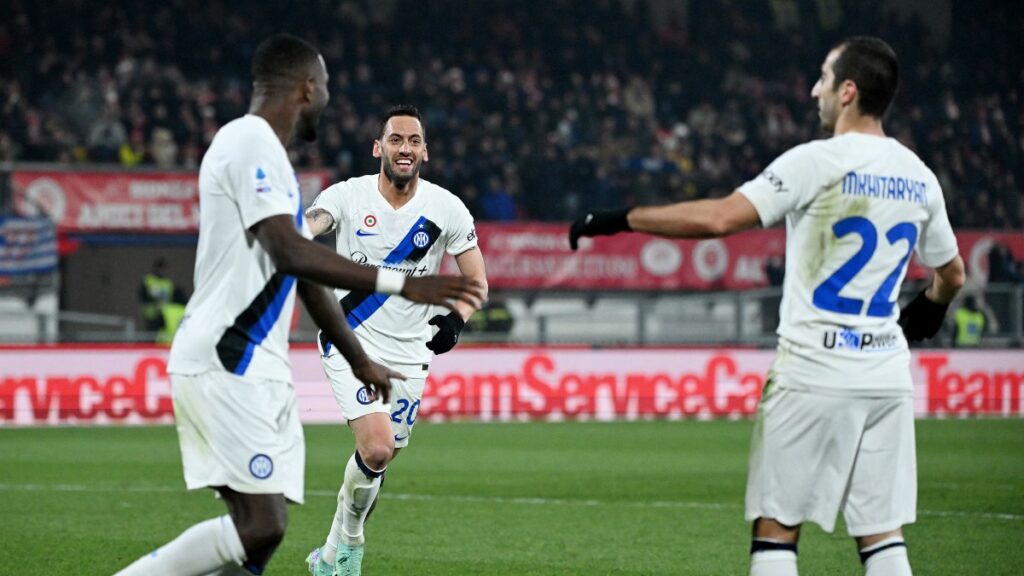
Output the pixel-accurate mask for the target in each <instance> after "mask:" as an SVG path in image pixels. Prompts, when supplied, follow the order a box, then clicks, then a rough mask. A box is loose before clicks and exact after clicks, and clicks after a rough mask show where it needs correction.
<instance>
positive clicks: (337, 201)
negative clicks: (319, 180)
mask: <svg viewBox="0 0 1024 576" xmlns="http://www.w3.org/2000/svg"><path fill="white" fill-rule="evenodd" d="M345 186H346V183H345V182H339V183H337V184H334V185H332V186H328V187H327V188H325V189H324V190H323V191H322V192H320V193H319V194H317V196H316V198H314V199H313V204H312V205H310V207H309V208H308V209H306V214H309V213H310V212H312V211H313V210H325V211H326V212H327V213H328V214H330V215H331V228H330V230H328V232H330V231H333V230H334V229H336V228H337V227H338V223H339V222H341V220H342V216H343V214H344V206H343V202H344V198H345V194H344V192H345Z"/></svg>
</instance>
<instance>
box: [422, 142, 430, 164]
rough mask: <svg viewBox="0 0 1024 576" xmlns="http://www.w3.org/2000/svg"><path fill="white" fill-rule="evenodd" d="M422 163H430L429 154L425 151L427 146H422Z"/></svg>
mask: <svg viewBox="0 0 1024 576" xmlns="http://www.w3.org/2000/svg"><path fill="white" fill-rule="evenodd" d="M423 161H424V162H430V152H428V151H427V144H426V143H425V142H424V144H423Z"/></svg>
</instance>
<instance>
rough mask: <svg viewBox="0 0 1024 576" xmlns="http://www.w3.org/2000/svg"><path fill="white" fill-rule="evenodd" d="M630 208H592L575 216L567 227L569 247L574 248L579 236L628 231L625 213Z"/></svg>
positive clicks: (577, 244)
mask: <svg viewBox="0 0 1024 576" xmlns="http://www.w3.org/2000/svg"><path fill="white" fill-rule="evenodd" d="M630 210H631V209H630V208H620V209H618V210H594V211H592V212H587V213H586V214H585V215H583V216H581V217H580V218H577V219H576V220H575V221H574V222H573V223H572V226H570V227H569V247H570V248H572V249H573V250H576V248H578V247H579V240H580V237H581V236H609V235H611V234H617V233H619V232H626V231H628V230H629V220H627V219H626V215H627V214H629V211H630Z"/></svg>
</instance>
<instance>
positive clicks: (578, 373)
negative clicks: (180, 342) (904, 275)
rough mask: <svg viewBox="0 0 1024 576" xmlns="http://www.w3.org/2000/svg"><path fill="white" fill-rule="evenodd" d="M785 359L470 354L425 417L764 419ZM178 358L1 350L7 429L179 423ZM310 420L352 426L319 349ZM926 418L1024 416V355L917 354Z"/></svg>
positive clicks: (304, 355) (437, 378) (2, 422)
mask: <svg viewBox="0 0 1024 576" xmlns="http://www.w3.org/2000/svg"><path fill="white" fill-rule="evenodd" d="M773 356H774V353H773V352H772V351H764V350H732V349H707V350H695V349H669V348H659V349H611V350H589V349H564V348H536V349H530V348H472V347H467V348H462V349H457V350H455V351H453V352H451V353H449V354H445V355H444V356H440V357H438V358H437V359H436V361H435V362H434V364H433V366H432V367H431V374H430V378H428V380H427V385H426V389H425V392H424V398H423V401H422V403H421V405H420V407H419V413H418V414H417V416H418V418H421V419H424V420H432V421H443V420H453V419H471V420H483V421H489V420H493V421H517V420H529V419H539V420H636V419H648V418H664V419H682V418H712V417H743V416H751V415H753V414H754V412H755V410H756V407H757V402H758V399H759V398H760V393H761V387H762V385H763V383H764V374H765V372H766V371H767V368H768V366H769V364H770V363H771V361H772V358H773ZM166 360H167V351H166V349H162V348H139V347H125V348H118V347H95V348H89V347H72V348H67V347H53V348H9V349H2V350H0V426H11V425H65V424H119V423H125V424H138V423H161V422H162V423H169V422H171V421H172V420H173V407H172V404H171V399H170V381H169V379H168V376H167V371H166ZM292 365H293V367H294V377H295V388H296V391H297V393H298V396H299V410H300V413H301V416H302V420H303V421H304V422H307V423H317V422H341V421H342V420H341V416H340V414H339V413H338V408H337V406H336V405H335V402H334V397H333V395H332V394H331V391H330V387H329V386H328V384H327V383H326V382H325V381H324V376H323V370H322V368H321V367H320V359H319V356H318V354H317V352H316V350H315V349H313V348H309V347H301V348H298V349H293V350H292ZM911 370H912V373H913V378H914V382H915V390H914V398H915V412H916V413H917V415H918V416H939V417H950V416H952V417H962V416H977V415H995V416H1004V417H1008V416H1012V417H1021V416H1024V362H1022V353H1021V352H1020V351H1019V350H1017V351H961V350H953V351H949V350H933V351H920V352H917V351H915V352H914V353H913V358H912V361H911Z"/></svg>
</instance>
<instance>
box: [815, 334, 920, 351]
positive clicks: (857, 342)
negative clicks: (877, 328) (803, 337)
mask: <svg viewBox="0 0 1024 576" xmlns="http://www.w3.org/2000/svg"><path fill="white" fill-rule="evenodd" d="M821 344H822V346H824V347H825V348H826V349H828V350H832V349H840V350H855V351H863V352H879V351H883V350H895V349H897V348H899V346H900V339H899V336H897V335H896V333H895V332H889V333H877V332H859V331H857V330H853V329H851V328H840V329H839V330H826V331H825V334H824V336H823V338H822V341H821Z"/></svg>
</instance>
